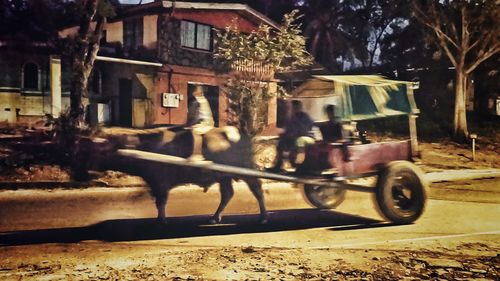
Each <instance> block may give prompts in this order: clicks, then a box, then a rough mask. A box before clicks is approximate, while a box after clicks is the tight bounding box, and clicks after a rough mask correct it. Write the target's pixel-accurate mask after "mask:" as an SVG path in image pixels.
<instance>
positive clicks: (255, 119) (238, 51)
mask: <svg viewBox="0 0 500 281" xmlns="http://www.w3.org/2000/svg"><path fill="white" fill-rule="evenodd" d="M298 18H299V16H298V12H297V11H293V12H291V13H290V14H286V15H285V16H284V17H283V23H282V25H281V26H279V28H278V29H274V28H272V27H270V26H267V25H260V26H259V28H258V29H257V30H254V31H252V32H250V33H243V32H241V31H240V30H239V29H238V25H237V23H236V22H233V24H231V25H229V26H227V27H226V28H225V29H223V30H219V31H217V46H216V49H215V52H214V57H215V59H216V62H217V65H218V70H219V71H220V72H223V73H226V74H227V83H226V85H225V87H224V88H225V89H224V92H225V94H226V96H227V97H228V99H229V109H228V111H229V114H230V122H229V123H230V124H233V125H237V126H239V127H240V128H241V129H242V130H243V131H244V132H246V133H247V134H250V135H255V134H257V133H259V132H260V131H262V129H263V128H264V126H265V125H266V120H265V118H266V116H267V105H268V104H267V102H268V101H269V99H271V98H273V97H275V96H276V92H277V91H274V90H273V89H272V88H273V87H271V85H270V81H271V80H272V79H273V76H274V73H275V72H276V71H282V70H288V69H293V68H297V67H299V66H305V65H309V64H311V62H312V58H311V56H310V55H309V53H308V52H307V51H306V48H305V44H306V43H305V38H304V37H303V36H301V30H300V26H299V25H298V24H296V20H297V19H298Z"/></svg>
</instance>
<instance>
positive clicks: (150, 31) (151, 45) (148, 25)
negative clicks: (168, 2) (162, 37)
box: [143, 15, 158, 49]
mask: <svg viewBox="0 0 500 281" xmlns="http://www.w3.org/2000/svg"><path fill="white" fill-rule="evenodd" d="M157 27H158V15H148V16H144V34H143V45H144V47H146V48H148V49H156V43H157V42H158V36H157V35H158V28H157Z"/></svg>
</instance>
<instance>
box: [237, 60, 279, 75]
mask: <svg viewBox="0 0 500 281" xmlns="http://www.w3.org/2000/svg"><path fill="white" fill-rule="evenodd" d="M231 69H232V70H235V71H239V72H250V73H256V74H263V75H273V74H274V73H273V69H272V67H271V66H269V65H267V64H265V63H263V62H258V61H252V60H238V61H235V62H234V63H233V64H232V65H231Z"/></svg>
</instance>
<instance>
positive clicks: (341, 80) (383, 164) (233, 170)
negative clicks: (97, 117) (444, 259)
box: [118, 76, 427, 224]
mask: <svg viewBox="0 0 500 281" xmlns="http://www.w3.org/2000/svg"><path fill="white" fill-rule="evenodd" d="M410 85H411V83H407V82H401V81H393V80H387V79H384V78H382V77H378V76H317V77H314V78H313V79H311V80H309V81H308V82H306V83H305V84H304V85H303V86H301V87H299V88H298V89H297V91H296V92H294V99H299V100H302V101H303V103H304V105H306V111H309V112H308V113H309V114H311V115H312V116H313V117H315V119H316V120H321V118H322V117H321V116H320V115H321V114H320V113H319V112H318V110H319V109H318V108H321V107H322V106H324V105H325V104H331V103H333V104H335V105H336V106H337V107H338V108H340V109H341V110H340V112H341V116H340V117H341V118H342V120H343V121H348V122H353V121H359V120H365V119H372V118H381V117H387V116H394V115H408V116H409V120H410V135H411V139H410V140H403V141H390V142H379V143H366V142H365V143H361V142H358V141H352V140H351V141H350V142H343V143H326V142H323V141H317V142H316V143H314V144H311V145H308V146H307V147H306V148H305V157H304V160H303V162H302V163H300V164H297V165H296V167H295V168H296V169H295V172H293V173H286V172H283V173H269V172H263V171H259V170H256V169H250V168H241V167H236V166H231V165H223V164H218V163H213V162H193V161H189V160H187V159H185V158H182V157H175V156H170V155H164V154H158V153H151V152H145V151H140V150H132V149H120V150H118V154H119V155H121V156H123V157H127V158H131V159H139V160H142V161H152V162H155V163H161V164H165V165H173V166H179V167H190V168H199V169H203V170H207V171H213V172H217V173H221V174H228V175H233V176H236V177H238V176H242V177H252V178H262V179H269V180H276V181H283V182H291V183H295V184H296V185H297V186H299V187H300V188H302V189H303V192H304V194H305V197H306V199H307V201H308V202H309V203H310V204H312V205H313V206H315V207H317V208H323V209H331V208H335V207H337V206H338V205H339V204H340V203H342V201H343V200H344V198H345V192H346V191H347V190H351V191H360V192H370V193H374V194H375V198H376V203H377V206H378V209H379V211H380V213H381V214H382V215H383V216H384V217H385V218H386V219H387V220H389V221H392V222H394V223H401V224H408V223H412V222H414V221H415V220H416V219H418V218H419V217H420V216H421V215H422V213H423V211H424V207H425V203H426V189H427V184H426V182H425V180H424V178H423V173H422V171H421V170H420V168H418V167H417V166H416V165H414V164H413V163H412V159H414V156H415V155H416V152H417V151H416V147H417V146H416V132H415V113H418V109H417V108H416V106H415V102H414V100H413V93H412V91H411V90H412V89H411V87H410ZM373 176H376V177H377V181H376V185H375V186H374V187H369V186H364V185H357V184H352V183H349V182H348V181H349V180H351V179H359V178H365V177H373Z"/></svg>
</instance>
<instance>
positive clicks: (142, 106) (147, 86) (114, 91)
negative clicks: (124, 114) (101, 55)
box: [91, 61, 158, 127]
mask: <svg viewBox="0 0 500 281" xmlns="http://www.w3.org/2000/svg"><path fill="white" fill-rule="evenodd" d="M95 67H96V69H98V70H99V71H100V72H101V73H102V93H101V95H100V96H99V95H95V94H94V96H93V98H92V99H91V101H93V102H101V103H108V104H109V105H110V108H111V120H112V123H115V124H116V123H118V119H119V112H120V105H119V97H120V93H119V81H120V79H130V80H132V99H133V100H132V115H133V116H132V125H133V126H134V127H144V126H148V125H151V124H153V121H154V120H153V119H154V118H153V116H154V113H153V112H152V110H153V106H152V100H153V98H154V96H155V76H156V71H157V70H158V69H157V67H152V66H141V65H131V64H124V63H115V62H104V61H98V62H97V63H96V65H95Z"/></svg>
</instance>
